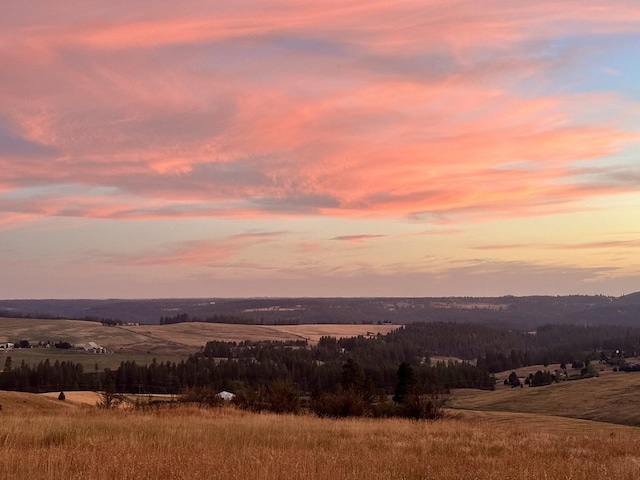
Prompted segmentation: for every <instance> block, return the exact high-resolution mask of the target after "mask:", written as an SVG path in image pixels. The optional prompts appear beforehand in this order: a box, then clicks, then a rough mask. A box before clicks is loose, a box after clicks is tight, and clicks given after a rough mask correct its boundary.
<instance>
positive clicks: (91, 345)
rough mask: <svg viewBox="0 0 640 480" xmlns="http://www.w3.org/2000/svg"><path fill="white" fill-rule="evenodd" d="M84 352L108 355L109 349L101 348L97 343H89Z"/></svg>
mask: <svg viewBox="0 0 640 480" xmlns="http://www.w3.org/2000/svg"><path fill="white" fill-rule="evenodd" d="M84 350H85V352H91V353H107V349H106V348H104V347H101V346H100V345H98V344H97V343H95V342H89V343H87V344H86V345H85V346H84Z"/></svg>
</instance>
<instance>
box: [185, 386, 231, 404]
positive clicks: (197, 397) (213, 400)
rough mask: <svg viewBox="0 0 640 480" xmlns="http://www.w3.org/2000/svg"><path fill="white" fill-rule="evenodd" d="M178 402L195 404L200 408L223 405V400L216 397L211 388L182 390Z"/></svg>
mask: <svg viewBox="0 0 640 480" xmlns="http://www.w3.org/2000/svg"><path fill="white" fill-rule="evenodd" d="M180 401H182V402H187V403H197V404H199V405H201V406H207V407H217V406H220V405H222V404H223V402H224V400H223V399H222V398H220V397H219V396H218V393H217V392H216V390H214V389H213V388H212V387H191V388H187V389H186V390H183V392H182V395H181V396H180Z"/></svg>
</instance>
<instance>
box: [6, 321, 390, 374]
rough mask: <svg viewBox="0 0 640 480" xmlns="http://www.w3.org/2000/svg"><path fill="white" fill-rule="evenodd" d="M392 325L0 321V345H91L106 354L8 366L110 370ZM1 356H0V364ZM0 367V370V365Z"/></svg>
mask: <svg viewBox="0 0 640 480" xmlns="http://www.w3.org/2000/svg"><path fill="white" fill-rule="evenodd" d="M395 328H398V326H397V325H336V324H326V325H325V324H322V325H314V324H309V325H235V324H224V323H199V322H189V323H176V324H171V325H140V326H118V327H109V326H104V325H102V324H101V323H98V322H87V321H81V320H38V319H27V318H14V319H12V318H0V342H5V341H11V342H14V343H15V342H18V341H19V340H28V341H29V342H30V343H32V344H37V343H38V342H46V341H51V342H54V343H56V342H69V343H71V344H72V345H75V346H76V347H82V346H83V345H85V344H86V343H88V342H95V343H97V344H98V345H100V346H103V347H105V348H106V349H107V350H108V351H109V352H110V353H108V354H105V355H95V354H89V353H86V352H83V351H79V350H75V349H74V350H67V351H64V350H59V349H55V348H50V349H41V348H33V349H28V350H27V349H24V350H20V349H15V350H13V351H12V352H11V356H12V358H13V361H14V362H16V363H20V362H21V361H22V360H24V361H25V362H27V363H30V364H33V363H38V362H40V361H41V360H44V359H45V358H49V359H50V360H51V361H55V360H60V361H62V360H69V361H73V362H76V363H82V364H83V365H84V367H85V369H87V368H91V369H93V368H95V364H96V363H98V367H99V369H100V370H102V369H103V368H104V367H109V368H115V367H117V366H118V365H120V362H121V361H123V360H135V361H136V362H138V363H150V362H151V360H152V359H153V358H156V359H157V360H158V361H168V360H170V361H180V360H181V359H184V358H186V357H187V356H188V355H189V354H192V353H195V352H197V351H198V350H200V348H202V347H204V345H205V344H206V343H207V342H208V341H211V340H221V341H227V342H241V341H244V340H251V341H259V340H271V341H287V340H304V339H306V340H308V341H309V343H310V344H315V343H317V342H318V340H319V339H320V337H322V336H324V335H330V336H334V337H351V336H357V335H367V334H369V335H376V334H378V333H382V334H385V333H388V332H390V331H392V330H393V329H395ZM3 355H4V354H0V362H2V358H3ZM0 366H1V365H0Z"/></svg>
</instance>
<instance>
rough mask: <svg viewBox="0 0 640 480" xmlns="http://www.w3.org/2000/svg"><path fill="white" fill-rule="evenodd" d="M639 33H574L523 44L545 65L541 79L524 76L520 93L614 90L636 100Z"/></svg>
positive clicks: (639, 97) (639, 93) (639, 72)
mask: <svg viewBox="0 0 640 480" xmlns="http://www.w3.org/2000/svg"><path fill="white" fill-rule="evenodd" d="M639 45H640V35H639V34H627V35H576V36H568V37H561V38H557V39H555V40H553V41H551V42H548V43H541V42H536V43H535V44H531V45H528V46H527V51H532V52H534V54H533V55H531V58H532V59H539V60H540V61H542V62H545V63H546V64H547V68H546V70H545V71H544V74H543V75H544V78H543V79H541V78H540V77H539V76H535V75H534V76H532V77H530V78H527V79H524V81H522V82H521V83H520V84H519V86H518V89H519V91H520V92H521V93H522V94H524V95H540V94H547V95H554V94H558V93H560V94H566V93H591V92H595V93H609V92H616V93H618V94H620V95H622V96H624V97H627V98H630V99H633V100H640V55H638V46H639Z"/></svg>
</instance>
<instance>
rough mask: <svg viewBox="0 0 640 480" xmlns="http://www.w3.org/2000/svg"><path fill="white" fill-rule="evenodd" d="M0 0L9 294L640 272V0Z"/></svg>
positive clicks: (465, 290)
mask: <svg viewBox="0 0 640 480" xmlns="http://www.w3.org/2000/svg"><path fill="white" fill-rule="evenodd" d="M0 9H1V12H0V269H1V270H2V274H1V275H0V298H5V299H10V298H114V297H117V298H135V297H144V298H153V297H247V296H288V297H291V296H445V295H456V296H498V295H507V294H512V295H533V294H545V295H565V294H577V293H586V294H606V295H616V296H617V295H622V294H625V293H631V292H634V291H638V290H640V165H639V163H640V161H639V160H640V2H638V1H637V0H627V1H625V0H618V1H615V2H611V1H604V0H603V1H589V0H580V1H577V0H576V1H569V0H565V1H561V0H553V1H535V2H513V1H494V0H489V1H482V2H471V1H443V0H437V1H435V0H434V1H432V0H418V1H398V0H396V1H393V2H387V1H366V2H365V1H363V2H360V1H358V2H349V1H322V2H313V1H311V2H293V1H291V0H283V1H280V0H275V1H264V0H262V1H251V0H248V1H238V2H222V1H218V2H214V1H191V0H188V1H179V2H159V1H157V0H154V1H139V2H128V1H127V2H125V1H111V2H104V1H89V0H82V1H70V0H60V1H56V2H51V1H44V0H43V1H20V2H17V1H16V2H4V3H3V5H2V6H1V7H0Z"/></svg>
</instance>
